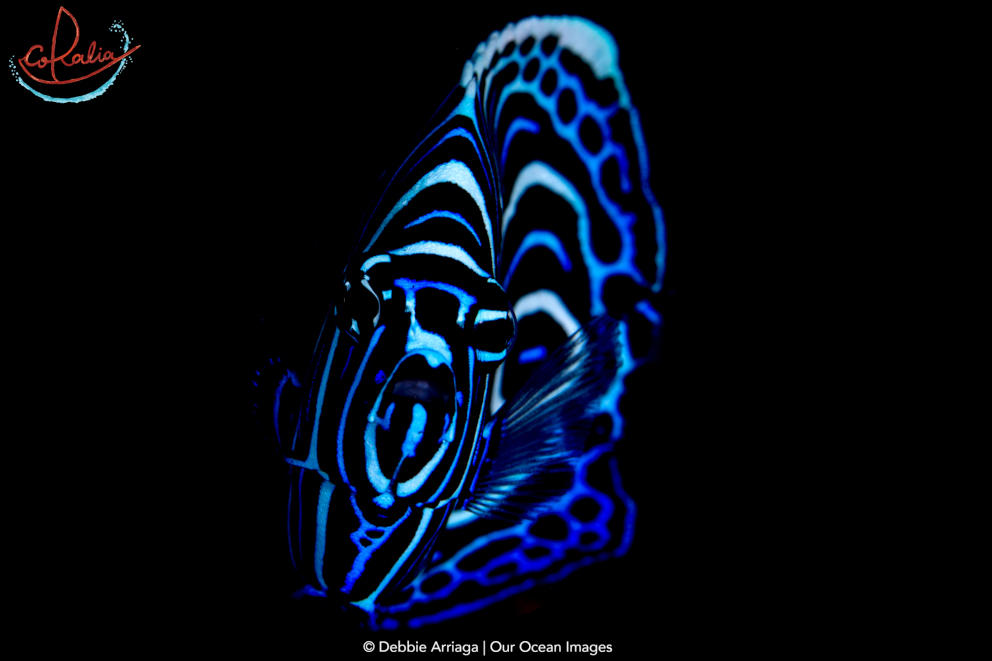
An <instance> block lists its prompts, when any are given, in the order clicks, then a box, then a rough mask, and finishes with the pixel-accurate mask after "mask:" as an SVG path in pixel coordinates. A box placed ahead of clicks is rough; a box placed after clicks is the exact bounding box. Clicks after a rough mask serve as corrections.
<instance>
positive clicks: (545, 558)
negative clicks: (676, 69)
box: [273, 17, 665, 628]
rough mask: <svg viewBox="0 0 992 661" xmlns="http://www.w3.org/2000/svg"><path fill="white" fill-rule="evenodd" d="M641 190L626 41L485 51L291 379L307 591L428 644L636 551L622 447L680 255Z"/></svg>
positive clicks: (295, 507)
mask: <svg viewBox="0 0 992 661" xmlns="http://www.w3.org/2000/svg"><path fill="white" fill-rule="evenodd" d="M647 175H648V172H647V154H646V149H645V147H644V142H643V138H642V137H641V133H640V125H639V119H638V117H637V113H636V110H635V109H634V107H633V106H632V105H631V103H630V99H629V95H628V93H627V89H626V87H625V85H624V82H623V78H622V75H621V74H620V70H619V68H618V66H617V48H616V45H615V43H614V42H613V39H612V37H611V36H610V35H609V33H608V32H606V31H605V30H603V29H602V28H601V27H599V26H597V25H595V24H593V23H591V22H589V21H587V20H585V19H581V18H575V17H544V18H536V17H535V18H528V19H525V20H522V21H520V22H518V23H516V24H510V25H508V26H506V27H505V28H504V29H503V30H502V31H500V32H494V33H493V34H492V36H491V37H490V38H489V39H488V40H487V41H486V42H484V43H482V44H480V45H479V47H478V48H477V50H476V52H475V54H474V56H473V57H472V58H471V59H470V60H469V61H468V62H467V63H466V65H465V68H464V70H463V73H462V77H461V80H460V82H459V85H458V86H457V87H456V88H455V90H454V91H453V92H452V93H451V94H450V95H449V97H448V99H447V100H446V101H445V102H444V104H443V105H442V107H441V108H440V109H439V110H438V112H437V113H436V114H435V118H434V120H433V121H432V122H431V124H430V125H429V126H428V127H427V129H426V130H425V131H424V133H423V134H422V136H421V138H420V139H419V141H418V142H417V144H416V146H415V147H414V149H413V150H412V151H411V153H410V154H409V155H408V156H407V157H406V159H405V160H404V161H403V162H402V163H401V165H400V166H399V167H398V168H397V169H396V171H395V172H393V173H392V174H391V176H390V177H389V178H388V180H387V182H386V186H385V188H384V190H383V192H382V194H381V196H380V197H379V198H378V200H377V202H376V204H375V205H374V207H373V209H372V211H371V212H370V213H369V215H368V216H367V218H366V220H365V222H364V223H363V224H362V226H361V227H360V229H359V232H358V238H357V240H356V242H355V243H354V246H353V248H352V252H351V257H350V259H349V261H348V265H347V267H346V269H345V272H344V273H343V274H341V276H340V277H339V278H337V277H335V278H334V279H333V280H334V281H333V282H332V283H331V287H332V288H333V294H332V299H333V303H332V305H331V309H330V311H329V313H328V316H327V319H326V321H325V323H324V326H323V328H322V330H321V333H320V336H319V339H318V340H317V343H316V347H315V350H314V354H313V358H312V359H311V363H310V366H309V369H308V371H307V373H306V375H305V377H304V378H302V379H299V378H298V377H297V376H296V375H291V378H290V377H287V378H286V379H282V380H280V387H279V392H278V396H277V399H276V407H275V415H274V416H273V419H274V424H275V426H276V428H277V429H276V434H277V437H278V440H279V443H280V448H281V450H282V452H283V455H284V457H285V459H286V462H287V463H288V464H289V467H290V471H289V482H290V489H289V502H288V517H287V519H288V526H287V535H288V540H289V547H290V553H291V557H292V560H293V564H294V566H295V568H296V570H297V572H298V573H299V574H300V576H301V577H302V579H303V580H304V581H305V582H306V584H307V586H308V587H307V591H308V592H309V593H310V594H319V595H322V596H333V597H335V598H338V599H341V600H342V601H343V602H346V603H349V604H351V605H352V606H353V607H356V608H358V609H361V610H362V611H365V612H366V613H367V614H368V620H369V623H370V625H371V626H372V627H385V628H394V627H396V626H401V625H403V624H406V625H408V626H411V627H417V626H422V625H424V624H429V623H432V622H438V621H442V620H446V619H450V618H453V617H457V616H460V615H462V614H465V613H468V612H472V611H475V610H478V609H480V608H483V607H485V606H487V605H489V604H491V603H495V602H497V601H500V600H502V599H505V598H506V597H509V596H512V595H514V594H519V593H521V592H523V591H525V590H527V589H529V588H530V587H532V586H534V585H537V584H539V583H542V582H547V581H553V580H559V579H561V578H564V577H565V576H567V575H568V574H570V573H571V572H572V571H574V570H575V569H577V568H578V567H581V566H584V565H588V564H590V563H592V562H596V561H598V560H602V559H606V558H609V557H614V556H618V555H622V554H623V553H625V552H626V550H627V548H629V546H630V543H631V541H632V536H633V529H634V520H635V505H634V503H633V501H631V499H630V498H629V497H628V496H627V495H626V494H625V493H624V491H623V488H622V485H621V482H620V473H619V467H618V465H617V463H616V460H615V458H613V456H612V453H611V450H612V447H613V444H614V443H616V442H618V441H619V440H620V439H622V438H623V435H624V418H623V415H622V414H621V408H620V400H621V397H622V395H623V392H624V378H625V377H626V376H627V375H628V374H630V373H631V372H632V371H633V370H634V369H636V368H637V367H638V366H639V365H641V364H642V363H643V362H645V361H646V360H648V359H649V357H650V355H651V353H652V352H653V351H654V349H655V348H656V345H657V338H658V328H659V326H660V323H661V317H660V315H659V314H658V312H657V311H656V310H655V309H654V307H653V305H652V297H653V296H655V295H656V294H657V293H658V292H659V291H660V289H661V283H662V277H663V272H664V257H665V243H664V226H663V222H662V216H661V210H660V208H659V207H658V205H657V203H656V202H655V200H654V198H653V196H652V194H651V191H650V188H649V186H648V184H647ZM293 393H295V398H294V397H293V396H291V394H293ZM280 407H281V409H282V411H283V414H282V415H280V413H279V410H280ZM287 410H292V411H293V414H292V415H286V413H285V411H287ZM280 427H281V428H280Z"/></svg>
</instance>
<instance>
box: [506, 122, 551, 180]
mask: <svg viewBox="0 0 992 661" xmlns="http://www.w3.org/2000/svg"><path fill="white" fill-rule="evenodd" d="M520 131H525V132H527V133H540V132H541V126H540V125H539V124H538V123H537V122H535V121H532V120H530V119H527V118H526V117H517V118H516V119H514V120H513V121H512V122H510V128H508V129H506V137H504V138H503V153H502V154H501V155H500V157H499V168H500V172H501V173H502V172H503V170H504V169H505V168H506V152H507V151H508V150H509V149H510V143H511V142H512V141H513V138H514V136H516V135H517V133H519V132H520Z"/></svg>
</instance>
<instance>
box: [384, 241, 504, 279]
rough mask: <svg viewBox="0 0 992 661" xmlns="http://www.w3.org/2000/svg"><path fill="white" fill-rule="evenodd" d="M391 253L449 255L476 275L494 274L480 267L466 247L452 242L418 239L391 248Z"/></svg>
mask: <svg viewBox="0 0 992 661" xmlns="http://www.w3.org/2000/svg"><path fill="white" fill-rule="evenodd" d="M389 254H390V255H436V256H438V257H447V258H449V259H454V260H456V261H458V262H461V263H462V264H464V265H465V266H467V267H468V268H470V269H471V270H472V272H473V273H475V274H476V275H481V276H482V277H483V278H491V277H492V276H491V275H490V274H489V273H487V272H486V271H483V270H482V269H481V268H479V265H478V264H476V262H475V260H474V259H472V256H471V255H469V254H468V253H467V252H465V249H464V248H462V247H461V246H456V245H452V244H450V243H441V242H440V241H418V242H417V243H413V244H410V245H408V246H403V247H402V248H397V249H396V250H390V251H389Z"/></svg>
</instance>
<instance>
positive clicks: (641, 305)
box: [634, 301, 661, 326]
mask: <svg viewBox="0 0 992 661" xmlns="http://www.w3.org/2000/svg"><path fill="white" fill-rule="evenodd" d="M634 309H635V310H637V311H638V312H640V313H641V314H643V315H644V317H645V318H646V319H647V320H648V321H650V322H651V323H652V324H654V325H655V326H657V325H658V324H660V323H661V315H660V314H658V311H657V310H655V309H654V308H653V307H651V304H650V303H648V302H647V301H638V303H637V305H635V306H634Z"/></svg>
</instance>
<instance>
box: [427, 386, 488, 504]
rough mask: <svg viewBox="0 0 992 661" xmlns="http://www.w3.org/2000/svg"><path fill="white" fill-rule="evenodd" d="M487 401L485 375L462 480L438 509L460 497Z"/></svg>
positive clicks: (470, 466)
mask: <svg viewBox="0 0 992 661" xmlns="http://www.w3.org/2000/svg"><path fill="white" fill-rule="evenodd" d="M488 399H489V375H488V374H487V375H486V380H485V382H484V383H483V390H482V399H481V400H479V401H480V402H481V407H482V408H481V409H480V410H479V415H478V416H476V418H475V420H476V423H475V431H474V432H473V435H472V436H473V439H472V449H471V451H470V452H469V455H468V459H467V463H466V464H465V470H464V471H462V479H461V481H459V482H458V488H457V489H455V490H454V491H453V492H452V495H451V498H448V499H447V500H443V501H441V502H439V503H438V507H444V506H445V505H447V504H448V503H450V502H451V501H452V500H454V499H456V498H458V497H459V496H461V495H462V489H463V488H464V487H465V480H466V479H467V478H468V474H469V472H470V471H471V470H472V466H473V465H474V464H475V451H476V449H478V447H479V436H480V435H481V434H479V427H480V426H481V425H482V418H483V416H482V413H483V412H484V411H485V406H486V401H488ZM468 427H469V425H468V423H467V421H466V424H465V433H467V432H468ZM462 438H463V439H464V438H465V436H464V434H463V435H462ZM462 443H464V440H463V441H462ZM455 463H458V457H457V456H456V457H455ZM452 467H454V464H452ZM441 487H442V488H444V484H442V485H441Z"/></svg>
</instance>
